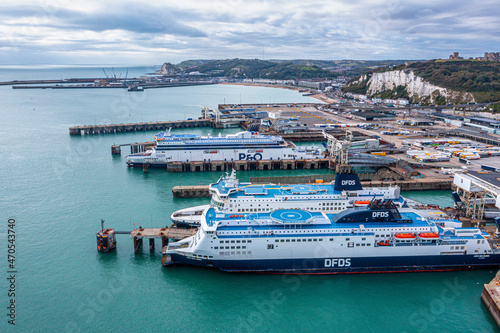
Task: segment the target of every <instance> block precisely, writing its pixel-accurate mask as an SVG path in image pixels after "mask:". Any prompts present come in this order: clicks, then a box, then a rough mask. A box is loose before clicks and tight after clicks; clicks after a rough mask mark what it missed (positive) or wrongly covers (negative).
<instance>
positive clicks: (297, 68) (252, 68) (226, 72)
mask: <svg viewBox="0 0 500 333" xmlns="http://www.w3.org/2000/svg"><path fill="white" fill-rule="evenodd" d="M183 63H184V64H186V62H183ZM187 63H188V64H189V65H193V63H195V62H194V61H189V62H187ZM189 71H198V72H200V73H202V74H207V75H210V76H225V77H231V78H238V79H246V78H248V79H256V78H260V79H277V80H287V79H313V78H334V77H336V76H337V75H338V74H336V73H333V72H331V71H328V70H325V69H322V68H320V67H319V66H316V65H296V64H292V63H290V62H284V63H276V62H271V61H263V60H258V59H227V60H214V61H208V62H201V63H200V64H199V65H195V66H191V67H189Z"/></svg>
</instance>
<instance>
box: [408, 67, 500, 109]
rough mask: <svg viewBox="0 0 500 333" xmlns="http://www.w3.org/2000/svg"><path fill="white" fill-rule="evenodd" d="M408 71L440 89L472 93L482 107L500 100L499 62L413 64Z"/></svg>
mask: <svg viewBox="0 0 500 333" xmlns="http://www.w3.org/2000/svg"><path fill="white" fill-rule="evenodd" d="M409 68H412V69H414V70H415V74H416V75H418V76H420V77H422V78H424V79H425V80H426V81H429V82H430V83H433V84H435V85H437V86H440V87H443V88H450V89H453V90H456V91H463V92H470V93H472V94H473V95H474V98H475V99H476V101H477V102H479V103H482V102H490V101H498V100H500V62H498V61H481V60H431V61H426V62H417V63H414V64H412V65H411V66H410V67H409Z"/></svg>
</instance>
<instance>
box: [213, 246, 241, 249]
mask: <svg viewBox="0 0 500 333" xmlns="http://www.w3.org/2000/svg"><path fill="white" fill-rule="evenodd" d="M213 248H214V250H219V249H221V250H224V249H226V250H229V249H231V250H234V249H237V250H239V249H246V248H247V247H246V246H220V247H219V246H214V247H213Z"/></svg>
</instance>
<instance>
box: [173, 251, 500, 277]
mask: <svg viewBox="0 0 500 333" xmlns="http://www.w3.org/2000/svg"><path fill="white" fill-rule="evenodd" d="M170 256H171V258H172V260H173V261H174V262H176V263H181V264H188V265H195V266H201V267H213V268H218V269H220V270H223V271H228V272H264V273H309V274H315V273H316V274H321V273H323V274H339V273H340V274H341V273H370V272H405V271H408V272H411V271H440V270H466V269H476V268H487V267H500V255H498V254H496V255H489V256H475V255H439V256H412V257H362V258H361V257H360V258H355V257H352V258H330V259H329V258H321V259H268V260H260V259H259V260H251V259H250V260H243V259H242V260H219V259H217V260H211V259H208V260H207V259H199V260H194V259H190V258H186V257H184V256H182V255H178V254H172V255H170ZM339 259H342V260H339ZM347 259H349V261H347ZM325 261H326V264H327V265H331V266H335V267H325ZM339 262H340V264H341V265H342V266H341V267H339ZM332 263H334V264H332Z"/></svg>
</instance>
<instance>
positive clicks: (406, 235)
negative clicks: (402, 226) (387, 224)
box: [396, 232, 417, 239]
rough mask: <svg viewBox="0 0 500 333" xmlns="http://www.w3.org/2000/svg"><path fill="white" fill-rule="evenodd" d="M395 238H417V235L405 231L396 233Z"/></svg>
mask: <svg viewBox="0 0 500 333" xmlns="http://www.w3.org/2000/svg"><path fill="white" fill-rule="evenodd" d="M396 238H397V239H414V238H417V236H415V234H412V233H411V232H407V233H401V234H396Z"/></svg>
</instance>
